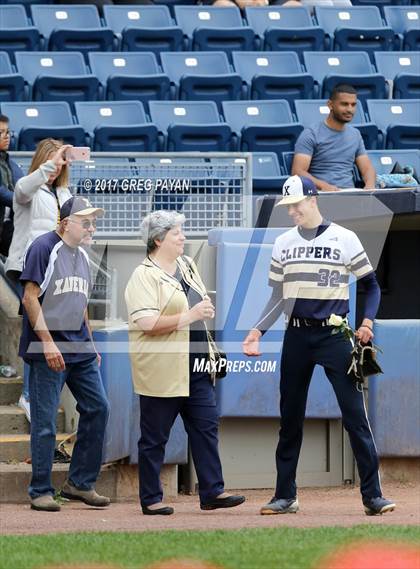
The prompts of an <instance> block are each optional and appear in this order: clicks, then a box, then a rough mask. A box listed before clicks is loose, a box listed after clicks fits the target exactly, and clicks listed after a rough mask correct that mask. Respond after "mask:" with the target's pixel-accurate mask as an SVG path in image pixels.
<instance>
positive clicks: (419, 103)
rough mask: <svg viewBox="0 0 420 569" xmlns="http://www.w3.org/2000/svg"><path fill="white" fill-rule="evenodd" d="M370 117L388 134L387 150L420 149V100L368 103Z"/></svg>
mask: <svg viewBox="0 0 420 569" xmlns="http://www.w3.org/2000/svg"><path fill="white" fill-rule="evenodd" d="M367 106H368V110H369V116H370V118H371V120H372V121H373V122H374V123H376V124H377V125H378V128H379V130H381V131H382V133H383V134H385V133H386V148H398V149H407V148H419V147H420V100H419V99H394V100H388V101H375V100H371V101H368V102H367Z"/></svg>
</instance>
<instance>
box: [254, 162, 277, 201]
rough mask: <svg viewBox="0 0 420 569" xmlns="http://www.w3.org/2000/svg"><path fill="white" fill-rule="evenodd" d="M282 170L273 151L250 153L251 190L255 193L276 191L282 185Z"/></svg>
mask: <svg viewBox="0 0 420 569" xmlns="http://www.w3.org/2000/svg"><path fill="white" fill-rule="evenodd" d="M282 175H283V173H282V171H281V167H280V164H279V160H278V157H277V154H275V153H274V152H253V153H252V191H253V193H256V194H262V193H278V194H281V191H282V187H283V180H282Z"/></svg>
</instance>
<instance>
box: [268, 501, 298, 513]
mask: <svg viewBox="0 0 420 569" xmlns="http://www.w3.org/2000/svg"><path fill="white" fill-rule="evenodd" d="M298 510H299V503H298V500H297V498H290V499H289V500H287V499H284V498H272V499H271V500H270V502H268V504H266V505H265V506H263V507H262V508H261V510H260V514H261V515H262V516H267V515H270V514H296V512H297V511H298Z"/></svg>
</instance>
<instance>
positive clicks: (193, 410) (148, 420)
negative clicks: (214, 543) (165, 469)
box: [139, 373, 224, 506]
mask: <svg viewBox="0 0 420 569" xmlns="http://www.w3.org/2000/svg"><path fill="white" fill-rule="evenodd" d="M179 413H180V414H181V417H182V420H183V421H184V425H185V430H186V431H187V434H188V437H189V443H190V447H191V454H192V457H193V461H194V466H195V470H196V472H197V478H198V489H199V494H200V502H202V503H205V502H209V501H211V500H212V499H213V498H216V497H217V496H219V495H220V494H222V493H223V491H224V482H223V475H222V465H221V463H220V457H219V451H218V427H219V415H218V412H217V408H216V395H215V389H214V386H213V384H212V382H211V380H210V377H209V375H208V374H206V373H192V374H191V380H190V395H189V397H149V396H146V395H140V430H141V434H140V439H139V479H140V503H141V504H142V506H150V505H151V504H155V503H158V502H161V501H162V497H163V492H162V486H161V483H160V478H159V476H160V471H161V468H162V464H163V459H164V455H165V445H166V442H167V440H168V438H169V433H170V430H171V427H172V425H173V424H174V421H175V419H176V417H177V415H178V414H179Z"/></svg>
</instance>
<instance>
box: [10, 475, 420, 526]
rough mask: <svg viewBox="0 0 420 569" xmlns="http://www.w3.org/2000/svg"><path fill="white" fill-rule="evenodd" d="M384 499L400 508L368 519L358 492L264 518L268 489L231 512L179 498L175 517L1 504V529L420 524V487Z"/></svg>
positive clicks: (316, 495) (329, 492) (317, 495)
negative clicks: (43, 509) (37, 509)
mask: <svg viewBox="0 0 420 569" xmlns="http://www.w3.org/2000/svg"><path fill="white" fill-rule="evenodd" d="M383 490H384V495H385V496H386V497H387V498H392V500H394V501H395V502H396V503H397V508H396V510H395V511H394V512H392V513H389V514H386V515H383V516H375V517H368V516H366V515H365V514H364V511H363V508H362V504H361V500H360V494H359V489H358V488H352V487H339V488H303V489H301V490H300V491H299V503H300V512H299V513H298V514H288V515H275V516H261V515H259V508H260V506H261V505H262V504H264V503H266V502H267V501H268V499H269V498H270V497H271V492H272V491H270V490H267V491H261V490H247V491H244V492H243V494H245V495H246V498H247V501H246V503H245V504H244V505H242V506H239V507H238V508H233V509H231V510H217V511H213V512H202V511H201V510H200V509H199V505H198V497H197V496H178V498H177V499H176V500H174V501H171V504H173V505H174V507H175V515H173V516H154V517H150V516H143V515H142V514H141V513H140V509H139V505H138V503H133V502H130V503H116V504H112V505H111V506H110V507H109V508H107V509H105V510H99V509H94V508H89V507H87V506H85V505H83V504H80V503H78V502H70V503H66V504H65V505H64V506H63V507H62V509H61V512H57V513H46V512H35V511H33V510H31V509H30V507H29V505H22V504H19V505H13V504H2V505H1V508H0V528H1V532H2V534H4V535H7V534H9V535H12V534H15V535H17V534H21V535H23V534H43V533H57V532H66V533H67V532H75V531H150V530H187V529H188V530H212V529H242V528H253V527H258V528H262V527H278V526H289V527H299V528H309V527H319V526H332V525H336V526H353V525H358V524H366V523H369V524H380V525H383V524H385V525H420V485H414V484H397V483H392V484H387V485H386V486H384V489H383Z"/></svg>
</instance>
